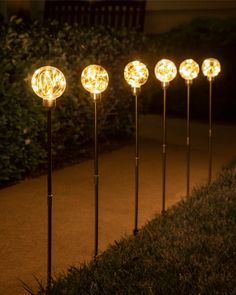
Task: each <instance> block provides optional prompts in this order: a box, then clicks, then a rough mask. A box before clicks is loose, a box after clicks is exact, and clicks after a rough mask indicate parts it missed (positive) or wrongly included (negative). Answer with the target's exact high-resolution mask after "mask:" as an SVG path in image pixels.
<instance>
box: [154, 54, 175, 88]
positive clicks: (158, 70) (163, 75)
mask: <svg viewBox="0 0 236 295" xmlns="http://www.w3.org/2000/svg"><path fill="white" fill-rule="evenodd" d="M154 71H155V75H156V78H157V79H158V80H159V81H161V82H162V83H163V85H166V84H168V83H169V82H170V81H172V80H173V79H174V78H175V77H176V74H177V69H176V66H175V64H174V63H173V62H172V61H171V60H169V59H162V60H160V61H159V62H158V63H157V64H156V66H155V70H154Z"/></svg>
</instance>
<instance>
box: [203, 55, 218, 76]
mask: <svg viewBox="0 0 236 295" xmlns="http://www.w3.org/2000/svg"><path fill="white" fill-rule="evenodd" d="M220 70H221V67H220V62H219V61H218V60H217V59H216V58H207V59H205V60H204V61H203V63H202V72H203V75H204V76H206V77H207V78H208V79H212V78H214V77H216V76H217V75H218V74H219V72H220Z"/></svg>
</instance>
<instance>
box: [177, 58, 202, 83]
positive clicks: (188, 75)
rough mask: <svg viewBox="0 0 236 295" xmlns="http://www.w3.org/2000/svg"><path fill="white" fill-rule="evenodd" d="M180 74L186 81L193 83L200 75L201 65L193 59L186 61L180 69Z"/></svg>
mask: <svg viewBox="0 0 236 295" xmlns="http://www.w3.org/2000/svg"><path fill="white" fill-rule="evenodd" d="M179 73H180V75H181V77H182V78H183V79H185V80H186V81H189V82H190V81H192V80H193V79H195V78H196V77H197V76H198V74H199V65H198V64H197V63H196V62H195V61H194V60H193V59H186V60H184V61H183V62H182V63H181V64H180V67H179Z"/></svg>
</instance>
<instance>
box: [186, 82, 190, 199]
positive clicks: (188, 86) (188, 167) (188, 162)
mask: <svg viewBox="0 0 236 295" xmlns="http://www.w3.org/2000/svg"><path fill="white" fill-rule="evenodd" d="M190 84H191V83H190V81H187V124H186V127H187V128H186V129H187V137H186V140H187V141H186V145H187V147H186V156H187V190H186V191H187V192H186V196H187V197H189V182H190V181H189V180H190V122H189V116H190Z"/></svg>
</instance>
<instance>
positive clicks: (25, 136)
mask: <svg viewBox="0 0 236 295" xmlns="http://www.w3.org/2000/svg"><path fill="white" fill-rule="evenodd" d="M0 25H1V33H0V44H1V47H0V48H1V49H0V58H1V68H0V76H1V87H0V96H1V100H0V113H1V116H0V126H1V131H0V137H1V138H0V171H1V174H0V186H1V185H6V184H7V183H10V182H12V181H15V180H19V179H21V178H22V177H25V176H27V175H29V174H32V172H33V171H35V170H37V171H38V170H40V169H42V168H43V167H44V165H45V159H46V152H45V148H46V129H45V126H46V113H45V111H44V109H43V107H42V106H41V104H42V102H41V100H40V99H38V98H37V97H36V95H35V94H34V93H33V91H32V90H31V86H30V80H31V76H32V74H33V72H34V71H35V70H36V69H37V68H38V67H41V66H44V65H52V66H56V67H58V68H59V69H60V70H61V71H62V72H63V73H64V74H65V76H66V79H67V89H66V91H65V93H64V95H63V96H62V97H61V98H60V99H59V100H58V102H57V107H56V109H55V110H54V111H53V120H52V122H53V126H52V128H53V154H54V160H55V161H54V163H57V165H62V164H63V163H65V162H68V161H69V162H72V161H76V159H78V158H81V157H82V156H83V155H84V154H85V153H87V150H88V146H89V144H90V143H91V139H92V137H93V132H92V129H93V102H92V101H91V99H90V98H89V94H88V93H86V91H85V90H84V89H83V87H82V85H81V83H80V75H81V72H82V70H83V69H84V67H86V66H88V65H89V64H93V63H96V64H101V65H102V66H104V67H105V68H106V69H107V71H108V73H109V76H110V84H109V89H108V90H107V91H106V92H105V93H104V95H103V97H102V100H101V101H100V102H99V107H98V108H99V109H98V112H99V115H98V119H99V132H100V141H101V142H104V141H107V140H111V139H112V138H114V137H119V136H120V137H123V138H124V137H127V136H130V135H131V132H132V102H133V99H132V97H131V95H130V92H129V91H128V89H127V87H124V86H125V83H124V81H123V80H124V79H123V75H122V73H123V68H124V66H125V64H126V63H127V62H128V61H129V56H131V55H133V54H134V51H136V50H138V51H139V50H140V51H141V50H142V47H143V45H142V44H144V42H142V37H140V36H139V38H137V36H136V33H134V32H126V31H125V30H123V31H119V32H115V31H114V30H112V29H110V30H109V29H105V28H91V29H83V28H80V27H78V26H74V27H73V28H72V27H71V26H69V25H68V24H64V25H59V24H58V23H57V22H52V23H48V24H45V25H44V26H42V25H41V24H40V23H38V22H34V23H24V22H23V21H22V19H20V18H17V17H12V19H11V20H10V21H9V23H7V24H4V23H2V22H1V24H0ZM62 134H63V136H62Z"/></svg>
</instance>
